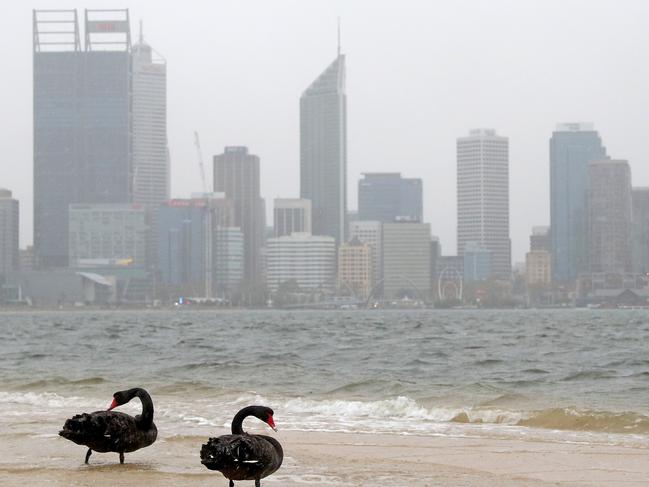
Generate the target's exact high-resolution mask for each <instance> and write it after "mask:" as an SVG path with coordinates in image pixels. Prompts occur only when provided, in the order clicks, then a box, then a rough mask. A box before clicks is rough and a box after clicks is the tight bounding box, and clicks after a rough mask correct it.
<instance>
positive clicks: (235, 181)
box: [214, 146, 266, 288]
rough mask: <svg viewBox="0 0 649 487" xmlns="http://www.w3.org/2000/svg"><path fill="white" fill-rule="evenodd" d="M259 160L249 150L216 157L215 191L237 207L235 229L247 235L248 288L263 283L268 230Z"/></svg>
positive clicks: (230, 150) (233, 148) (234, 148)
mask: <svg viewBox="0 0 649 487" xmlns="http://www.w3.org/2000/svg"><path fill="white" fill-rule="evenodd" d="M259 184H260V183H259V157H258V156H256V155H253V154H250V153H249V152H248V148H247V147H243V146H231V147H226V148H225V150H224V152H223V154H219V155H216V156H214V191H218V192H222V193H223V194H224V195H225V197H226V198H227V199H228V200H230V201H231V202H232V204H233V207H234V221H233V222H232V226H235V227H239V228H240V229H241V231H242V232H243V245H244V266H243V269H244V270H243V272H244V279H243V280H244V285H245V286H246V287H248V288H251V287H253V286H256V285H258V284H260V283H261V261H260V259H261V257H260V252H261V248H262V247H263V244H264V231H265V228H266V216H265V205H264V201H263V200H262V198H261V194H260V190H259Z"/></svg>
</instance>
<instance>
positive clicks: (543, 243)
mask: <svg viewBox="0 0 649 487" xmlns="http://www.w3.org/2000/svg"><path fill="white" fill-rule="evenodd" d="M535 250H546V251H548V252H551V251H552V237H551V235H550V227H548V226H536V227H532V235H530V251H532V252H534V251H535Z"/></svg>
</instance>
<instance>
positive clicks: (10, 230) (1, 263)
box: [0, 188, 20, 276]
mask: <svg viewBox="0 0 649 487" xmlns="http://www.w3.org/2000/svg"><path fill="white" fill-rule="evenodd" d="M18 232H19V206H18V200H16V199H14V198H12V197H11V191H9V190H8V189H3V188H0V276H2V274H5V273H7V272H11V271H15V270H18V268H19V267H20V253H19V250H18Z"/></svg>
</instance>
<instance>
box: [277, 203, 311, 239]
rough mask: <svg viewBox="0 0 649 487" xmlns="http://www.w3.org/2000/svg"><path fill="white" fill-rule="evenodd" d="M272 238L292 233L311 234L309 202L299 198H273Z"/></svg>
mask: <svg viewBox="0 0 649 487" xmlns="http://www.w3.org/2000/svg"><path fill="white" fill-rule="evenodd" d="M273 227H274V232H273V236H274V237H283V236H284V235H290V234H292V233H293V232H298V233H311V201H309V200H305V199H300V198H275V201H274V207H273Z"/></svg>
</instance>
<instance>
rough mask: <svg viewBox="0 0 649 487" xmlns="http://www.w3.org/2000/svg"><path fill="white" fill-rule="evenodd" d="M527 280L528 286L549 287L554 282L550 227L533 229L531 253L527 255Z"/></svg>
mask: <svg viewBox="0 0 649 487" xmlns="http://www.w3.org/2000/svg"><path fill="white" fill-rule="evenodd" d="M525 280H526V282H527V285H528V286H544V287H545V286H549V285H550V283H551V282H552V238H551V236H550V227H547V226H537V227H532V235H530V251H529V252H528V253H527V254H525Z"/></svg>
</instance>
